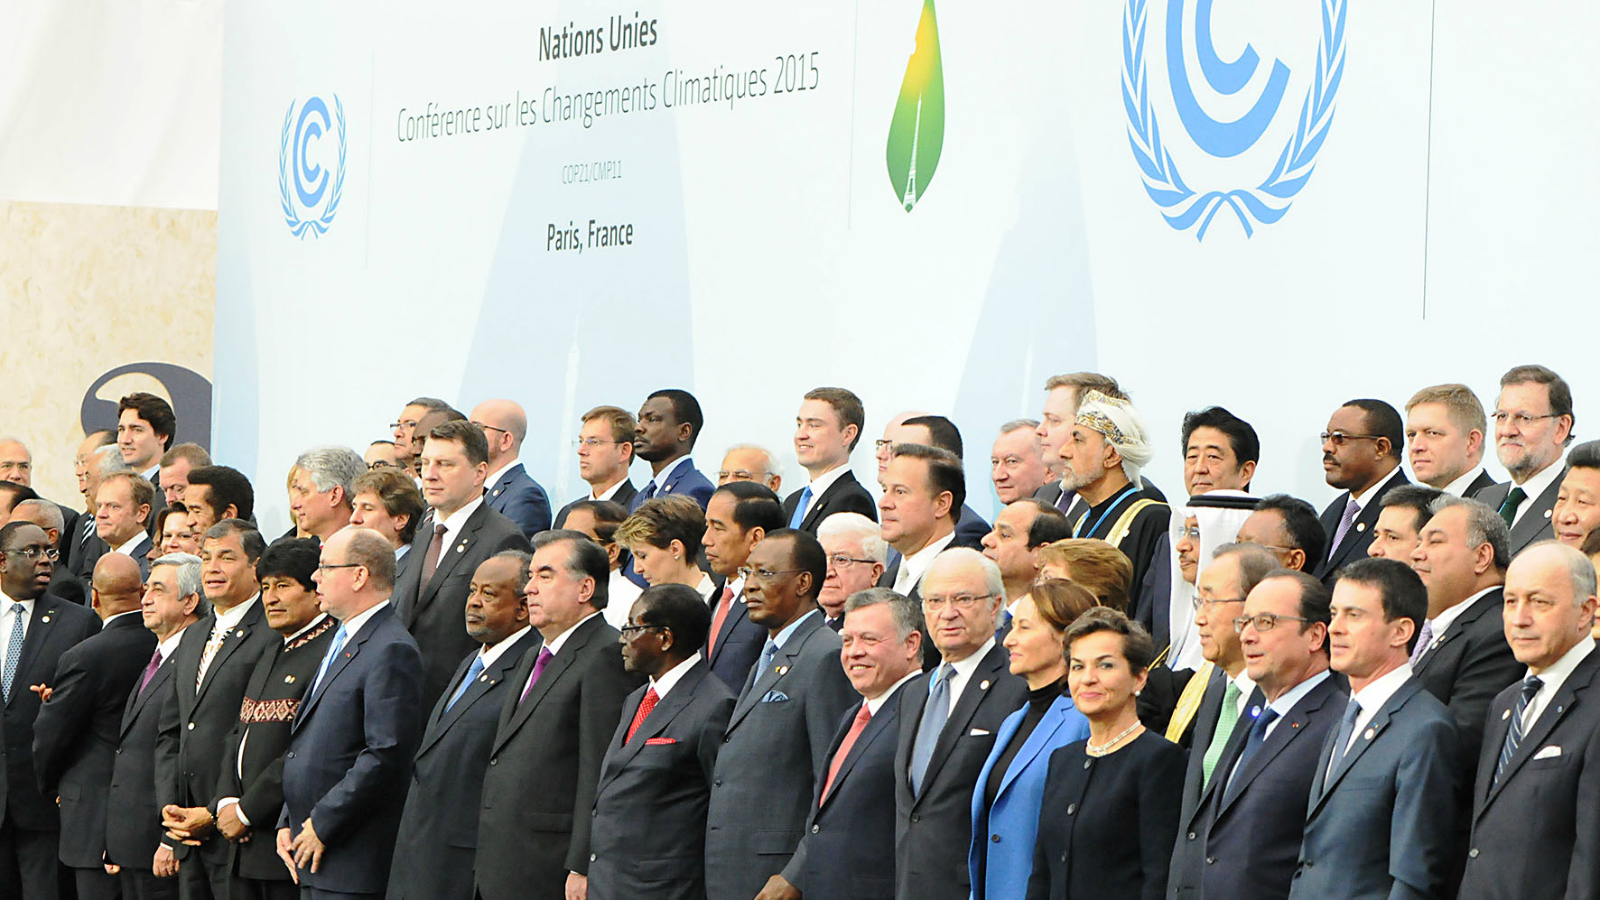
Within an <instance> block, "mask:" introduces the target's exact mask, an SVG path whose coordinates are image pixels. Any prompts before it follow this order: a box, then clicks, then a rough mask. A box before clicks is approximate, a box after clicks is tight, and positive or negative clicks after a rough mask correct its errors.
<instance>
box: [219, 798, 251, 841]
mask: <svg viewBox="0 0 1600 900" xmlns="http://www.w3.org/2000/svg"><path fill="white" fill-rule="evenodd" d="M216 825H217V831H219V832H221V834H222V836H223V837H225V838H227V839H228V840H230V841H233V842H235V843H239V844H242V843H244V842H245V841H248V840H250V826H249V825H246V824H245V823H243V822H241V821H239V804H237V803H229V804H228V805H227V806H224V807H223V808H222V809H221V810H219V811H218V812H217V823H216Z"/></svg>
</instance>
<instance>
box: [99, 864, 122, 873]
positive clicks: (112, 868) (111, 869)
mask: <svg viewBox="0 0 1600 900" xmlns="http://www.w3.org/2000/svg"><path fill="white" fill-rule="evenodd" d="M101 866H102V867H103V868H104V869H105V870H106V874H107V875H121V874H122V867H121V866H119V865H117V864H116V863H101Z"/></svg>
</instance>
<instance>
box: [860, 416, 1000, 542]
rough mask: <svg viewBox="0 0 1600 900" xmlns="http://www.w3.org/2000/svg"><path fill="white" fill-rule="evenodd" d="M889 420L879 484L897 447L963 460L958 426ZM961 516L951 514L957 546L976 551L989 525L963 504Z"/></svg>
mask: <svg viewBox="0 0 1600 900" xmlns="http://www.w3.org/2000/svg"><path fill="white" fill-rule="evenodd" d="M901 416H904V418H901V417H899V416H897V417H896V418H895V419H892V420H890V422H889V425H888V427H886V428H885V429H884V432H883V434H884V438H885V440H887V441H889V443H887V444H882V443H880V449H879V451H878V483H879V484H880V485H881V484H882V483H883V477H884V473H885V472H886V471H887V469H888V461H889V458H890V457H891V456H892V455H893V449H894V446H895V445H896V444H921V445H922V446H924V447H937V448H938V449H940V450H944V451H947V452H949V453H953V454H955V456H956V458H957V459H962V458H964V457H963V454H964V448H963V445H962V442H961V431H960V430H959V429H958V428H956V423H954V422H952V421H950V420H949V419H947V418H945V417H944V416H932V415H927V414H910V413H902V414H901ZM956 508H957V509H958V510H959V512H958V513H952V516H953V517H954V518H955V530H956V546H957V547H971V548H973V549H977V548H978V545H979V543H980V542H981V541H982V540H983V536H984V535H986V534H988V533H989V523H988V522H987V521H986V520H985V519H984V518H983V516H980V515H978V511H977V510H975V509H973V508H972V507H971V506H968V505H967V504H966V503H965V502H963V503H962V504H961V505H960V506H958V507H956ZM894 563H895V557H894V556H893V555H891V556H890V559H889V564H890V566H891V567H892V566H893V565H894Z"/></svg>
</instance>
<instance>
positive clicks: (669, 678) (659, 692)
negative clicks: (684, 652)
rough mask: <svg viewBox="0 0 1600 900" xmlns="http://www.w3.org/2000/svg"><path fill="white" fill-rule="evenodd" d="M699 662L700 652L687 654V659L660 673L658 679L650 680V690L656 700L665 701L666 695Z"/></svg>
mask: <svg viewBox="0 0 1600 900" xmlns="http://www.w3.org/2000/svg"><path fill="white" fill-rule="evenodd" d="M699 661H700V652H699V651H698V650H697V651H695V652H694V653H691V654H689V658H688V659H686V660H684V661H683V662H681V663H678V664H677V665H675V666H673V667H672V668H670V669H668V670H666V671H665V672H662V673H661V677H660V678H652V679H650V688H651V689H652V690H654V691H655V692H656V699H657V700H665V699H667V693H668V692H669V691H671V690H672V689H673V688H674V687H677V685H678V682H680V681H682V680H683V676H685V675H687V674H689V670H690V669H691V668H693V667H694V664H695V663H697V662H699Z"/></svg>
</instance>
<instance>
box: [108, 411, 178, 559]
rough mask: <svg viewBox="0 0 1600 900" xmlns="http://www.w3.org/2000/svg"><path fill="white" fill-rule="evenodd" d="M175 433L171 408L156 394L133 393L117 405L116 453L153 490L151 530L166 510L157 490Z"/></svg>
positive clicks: (161, 495) (175, 417) (175, 421)
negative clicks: (165, 455)
mask: <svg viewBox="0 0 1600 900" xmlns="http://www.w3.org/2000/svg"><path fill="white" fill-rule="evenodd" d="M177 430H178V419H177V416H175V415H173V412H172V404H170V403H168V402H167V401H166V400H163V399H162V398H160V397H157V396H156V395H155V394H148V393H145V392H143V391H136V392H134V393H132V394H129V395H127V396H126V397H123V398H122V399H121V400H120V401H118V402H117V449H118V450H119V451H121V453H122V461H123V462H125V463H127V464H128V467H129V468H130V469H132V470H133V471H134V472H135V473H137V474H138V475H140V476H141V477H143V478H144V480H145V481H148V482H150V484H151V485H152V486H153V487H155V489H156V490H155V496H154V498H153V499H152V500H151V503H150V515H149V518H148V519H147V520H146V521H147V527H153V526H154V524H155V521H156V515H157V514H159V513H160V512H161V511H162V510H163V509H166V508H167V498H166V495H164V494H162V493H161V490H160V486H161V455H162V454H163V453H166V452H167V450H169V449H171V447H172V440H173V435H174V434H176V433H177ZM113 546H115V545H113Z"/></svg>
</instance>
